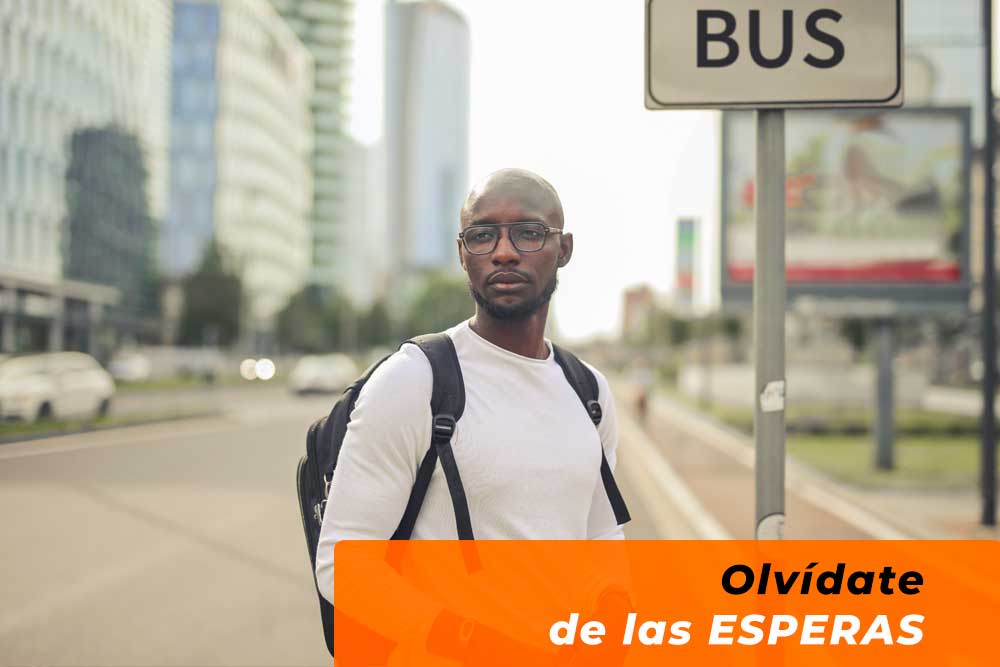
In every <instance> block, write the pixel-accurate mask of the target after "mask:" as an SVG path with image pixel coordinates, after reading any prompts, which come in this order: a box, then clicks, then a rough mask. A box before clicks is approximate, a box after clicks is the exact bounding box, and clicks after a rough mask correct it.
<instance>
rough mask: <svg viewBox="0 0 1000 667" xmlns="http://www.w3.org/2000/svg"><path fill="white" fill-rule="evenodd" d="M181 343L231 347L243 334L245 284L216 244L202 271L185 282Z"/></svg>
mask: <svg viewBox="0 0 1000 667" xmlns="http://www.w3.org/2000/svg"><path fill="white" fill-rule="evenodd" d="M183 292H184V305H183V308H182V311H181V323H180V330H179V332H178V342H179V343H180V344H181V345H195V346H200V345H221V346H223V347H228V346H230V345H232V344H233V343H234V342H236V339H237V338H238V337H239V334H240V308H241V305H242V300H243V284H242V281H241V280H240V277H239V275H238V274H236V273H234V272H232V271H230V270H229V269H227V268H226V266H225V262H224V261H223V257H222V253H221V251H220V250H219V247H218V246H217V245H216V243H215V241H211V242H209V244H208V245H207V246H206V248H205V254H204V256H203V257H202V261H201V266H199V267H198V270H197V271H195V272H194V273H193V274H191V275H190V276H189V277H188V278H186V279H185V280H184V283H183Z"/></svg>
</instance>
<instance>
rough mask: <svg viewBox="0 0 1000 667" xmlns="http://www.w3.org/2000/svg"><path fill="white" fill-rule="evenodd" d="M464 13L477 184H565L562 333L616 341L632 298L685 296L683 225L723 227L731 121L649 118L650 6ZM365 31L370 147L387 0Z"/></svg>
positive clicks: (371, 8) (355, 111) (356, 122)
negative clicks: (675, 278) (679, 242)
mask: <svg viewBox="0 0 1000 667" xmlns="http://www.w3.org/2000/svg"><path fill="white" fill-rule="evenodd" d="M452 4H453V6H455V7H458V8H459V9H460V10H461V11H462V12H463V13H464V14H465V16H466V18H467V19H468V22H469V28H470V33H471V48H472V63H471V78H472V94H471V96H472V100H471V130H470V131H471V136H470V178H471V179H472V180H473V181H475V180H477V179H478V178H480V177H481V176H483V175H485V174H487V173H489V172H490V171H493V170H495V169H499V168H501V167H507V166H518V167H524V168H527V169H532V170H534V171H537V172H538V173H540V174H542V175H543V176H545V177H546V178H548V179H549V180H550V181H552V183H553V184H554V185H555V186H556V189H557V190H558V191H559V193H560V195H561V197H562V200H563V206H564V208H565V211H566V225H567V229H568V230H569V231H572V232H573V233H574V236H575V243H576V246H575V251H574V256H573V260H572V262H571V263H570V264H569V266H567V267H566V268H565V269H563V270H562V271H561V273H560V287H559V292H558V293H557V297H556V299H555V314H556V318H557V322H558V326H559V329H560V331H561V332H562V333H563V334H564V335H565V336H567V337H569V338H583V337H589V336H591V335H594V334H601V333H607V334H616V333H617V331H618V327H619V326H620V324H619V323H620V318H621V312H620V311H621V293H622V290H623V289H624V288H625V287H627V286H629V285H634V284H637V283H642V282H648V283H651V284H653V285H654V286H656V287H658V288H660V289H667V288H669V287H670V286H671V285H672V277H671V274H670V272H671V266H668V261H669V260H668V258H669V257H670V256H671V255H672V252H673V229H674V222H675V220H676V218H677V217H678V216H681V215H695V216H701V217H706V216H711V215H712V211H713V209H714V206H715V199H716V197H717V195H716V187H717V186H716V179H717V170H718V157H717V155H718V139H717V135H716V131H715V127H716V124H717V118H718V116H717V114H715V113H711V112H663V111H660V112H653V111H646V110H645V109H644V107H643V103H642V77H643V68H642V57H643V3H640V2H622V3H615V4H614V6H615V11H609V10H608V8H609V5H608V4H607V3H597V2H593V3H591V2H552V1H548V2H544V1H541V0H504V1H503V2H497V1H496V0H454V2H453V3H452ZM355 20H356V33H355V47H354V70H353V82H352V88H351V97H352V101H351V107H350V113H351V131H352V133H353V134H354V135H355V136H357V137H358V138H359V139H361V140H363V141H368V142H370V141H373V140H375V139H377V138H378V137H379V135H380V134H381V131H382V130H381V103H382V67H383V54H382V48H383V46H382V39H383V38H382V21H383V4H382V0H357V3H356V5H355ZM456 224H457V222H456ZM705 241H706V243H703V244H702V248H703V250H706V251H707V250H708V249H709V248H710V247H711V246H712V245H713V243H712V242H711V239H705ZM709 290H710V286H709V285H707V284H702V286H701V289H700V291H702V292H703V293H704V294H705V295H706V296H707V294H708V293H709Z"/></svg>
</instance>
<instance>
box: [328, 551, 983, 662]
mask: <svg viewBox="0 0 1000 667" xmlns="http://www.w3.org/2000/svg"><path fill="white" fill-rule="evenodd" d="M335 562H336V568H335V575H334V595H335V608H336V614H335V621H334V623H335V625H334V637H335V655H336V657H337V665H338V666H340V665H347V666H350V665H354V664H365V665H377V664H388V665H460V664H467V665H476V666H477V667H480V666H483V665H505V666H507V665H516V666H518V667H521V666H522V665H567V666H576V665H580V666H583V665H594V666H597V665H600V666H602V667H608V666H614V665H629V666H632V665H635V666H638V665H657V666H659V665H664V664H671V665H694V664H711V665H734V666H737V665H785V664H787V665H851V667H863V666H865V665H879V667H884V666H885V665H888V664H896V663H897V662H898V663H902V662H904V661H905V662H906V663H907V664H919V665H924V664H927V665H930V664H933V665H962V666H965V665H997V664H1000V649H998V648H997V647H995V646H994V643H993V642H994V639H995V638H996V637H997V636H998V631H997V624H998V623H1000V585H998V583H997V581H996V577H995V571H996V568H997V564H998V563H1000V547H998V545H997V543H995V542H916V541H908V542H846V541H844V542H820V541H812V542H739V541H731V542H723V541H714V542H679V541H655V542H654V541H649V542H601V541H591V542H554V541H537V542H536V541H533V542H513V541H511V542H506V541H482V542H430V541H414V542H342V543H340V544H338V545H337V547H336V552H335Z"/></svg>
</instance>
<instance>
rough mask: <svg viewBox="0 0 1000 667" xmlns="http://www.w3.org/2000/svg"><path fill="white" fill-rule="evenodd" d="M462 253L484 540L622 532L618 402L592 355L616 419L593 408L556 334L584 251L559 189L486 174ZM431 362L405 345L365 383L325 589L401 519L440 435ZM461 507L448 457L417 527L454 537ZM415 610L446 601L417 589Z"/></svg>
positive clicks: (464, 462)
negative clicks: (611, 481)
mask: <svg viewBox="0 0 1000 667" xmlns="http://www.w3.org/2000/svg"><path fill="white" fill-rule="evenodd" d="M460 223H461V225H460V227H461V229H460V232H459V235H458V239H457V245H456V247H457V250H458V258H459V261H460V262H461V265H462V268H463V269H464V270H465V272H466V274H467V275H468V280H469V290H470V292H471V293H472V296H473V298H474V299H475V302H476V309H475V314H474V316H473V317H472V318H471V319H470V320H468V321H466V322H462V323H460V324H457V325H456V326H454V327H452V328H451V329H449V330H448V331H447V332H446V333H447V334H448V335H449V336H450V337H451V339H452V341H453V342H454V344H455V350H456V352H457V355H458V360H459V364H460V366H461V369H462V377H463V380H464V384H465V396H466V399H465V411H464V412H463V413H462V417H461V419H460V420H459V421H458V424H457V427H456V429H455V434H454V437H453V440H452V449H453V451H454V458H455V462H456V463H457V467H458V470H459V471H460V474H461V480H462V483H463V485H464V487H465V494H466V497H467V500H468V507H469V513H470V515H471V522H472V527H473V532H474V534H475V537H476V538H477V539H554V540H583V539H623V537H624V535H623V532H622V527H621V526H619V525H618V524H617V522H616V520H615V514H614V511H613V509H612V506H611V503H610V502H609V497H608V494H607V492H606V489H605V486H604V484H603V482H602V476H601V466H602V459H601V451H602V449H603V452H604V456H605V457H606V458H607V460H608V463H609V464H610V466H611V467H612V469H613V467H614V465H615V455H616V450H617V445H618V436H617V427H616V418H615V406H614V401H613V400H612V397H611V392H610V390H609V388H608V383H607V381H606V379H605V378H604V376H603V375H601V374H600V373H599V372H597V371H596V370H594V369H593V368H591V371H592V372H593V373H594V375H595V377H596V380H597V384H598V389H599V397H598V398H599V403H600V405H601V409H602V411H603V419H602V420H601V422H600V424H599V426H598V428H596V429H595V428H594V424H593V423H592V421H591V420H590V418H589V417H588V415H587V412H586V411H585V410H583V409H581V403H580V398H579V397H578V396H577V395H576V393H575V392H574V390H573V388H572V387H571V386H570V384H569V383H568V382H567V380H566V376H565V375H564V374H563V371H562V369H561V368H560V366H559V365H558V364H557V363H556V361H555V359H554V356H553V348H552V345H551V343H550V342H549V341H547V340H546V339H545V337H544V331H545V321H546V318H547V317H548V311H549V299H550V298H551V297H552V294H553V292H554V291H555V289H556V277H557V274H558V271H559V269H560V268H561V267H563V266H566V264H568V263H569V261H570V258H571V257H572V255H573V236H572V234H570V233H568V232H565V231H564V230H563V224H564V221H563V209H562V204H561V203H560V201H559V196H558V195H557V194H556V191H555V189H554V188H553V187H552V186H551V185H550V184H549V183H548V182H547V181H545V179H543V178H541V177H540V176H537V175H536V174H533V173H531V172H527V171H523V170H518V169H505V170H503V171H498V172H496V173H493V174H490V175H489V176H488V177H487V178H486V179H485V180H483V181H482V182H481V183H479V184H477V185H476V186H475V187H474V188H473V189H472V191H471V192H470V193H469V196H468V198H467V200H466V202H465V205H464V206H463V207H462V211H461V215H460ZM432 382H433V376H432V373H431V367H430V363H429V362H428V360H427V358H426V356H424V354H423V353H422V352H421V351H420V349H419V348H417V347H416V346H414V345H403V346H402V347H401V348H400V350H399V351H398V352H397V353H396V354H394V355H392V356H391V357H389V359H387V360H386V361H385V362H383V363H382V365H381V366H379V367H378V369H377V370H376V371H375V373H374V374H373V375H372V376H371V377H370V378H369V380H368V382H367V383H366V384H365V386H364V388H363V389H362V391H361V393H360V395H359V397H358V401H357V404H356V406H355V408H354V411H353V412H352V414H351V421H350V425H349V428H348V431H347V435H346V436H345V438H344V441H343V445H342V448H341V452H340V459H339V463H338V465H337V469H336V473H335V474H334V476H333V481H332V483H331V485H330V495H329V499H328V503H327V508H328V509H327V511H326V514H325V516H324V519H323V527H322V531H321V534H320V539H319V548H318V552H317V558H316V575H317V583H318V586H319V590H320V591H321V592H322V593H323V594H324V595H331V596H332V593H333V567H334V559H333V554H334V548H333V547H334V545H335V544H336V543H337V542H339V541H340V540H345V539H346V540H350V539H355V540H358V539H378V540H383V539H388V538H389V537H390V536H391V535H392V534H393V532H394V531H395V529H396V527H397V526H398V525H399V522H400V517H401V516H402V515H403V511H404V509H405V507H406V503H407V500H408V498H409V495H410V491H411V489H412V488H413V485H414V482H415V479H416V476H417V469H418V468H419V466H420V463H421V461H422V459H423V458H424V455H425V454H426V453H427V451H428V449H429V448H430V446H431V417H432V415H431V410H430V400H429V399H430V395H431V387H432ZM457 537H458V536H457V534H456V521H455V513H454V509H453V505H452V500H451V496H450V495H449V491H448V485H447V481H446V480H445V477H444V473H443V472H442V469H441V466H437V467H436V469H435V471H434V474H433V477H432V480H431V484H430V486H429V488H428V490H427V495H426V497H425V499H424V502H423V505H422V506H421V509H420V513H419V515H418V518H417V521H416V525H415V527H414V529H413V533H412V538H413V539H443V540H453V539H456V538H457ZM409 604H412V605H413V606H414V607H416V608H414V609H413V613H414V618H425V619H432V618H435V617H437V614H438V612H439V611H440V610H439V609H437V608H435V607H434V605H433V604H431V603H429V602H427V601H425V600H423V599H422V598H420V597H419V596H417V597H414V598H412V600H411V602H410V603H408V605H409Z"/></svg>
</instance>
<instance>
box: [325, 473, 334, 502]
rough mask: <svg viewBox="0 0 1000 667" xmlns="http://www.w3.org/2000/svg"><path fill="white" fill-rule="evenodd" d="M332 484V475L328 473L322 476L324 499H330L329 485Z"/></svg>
mask: <svg viewBox="0 0 1000 667" xmlns="http://www.w3.org/2000/svg"><path fill="white" fill-rule="evenodd" d="M332 482H333V473H330V474H329V475H323V489H324V491H325V493H324V494H323V496H324V497H325V498H329V497H330V484H331V483H332Z"/></svg>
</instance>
